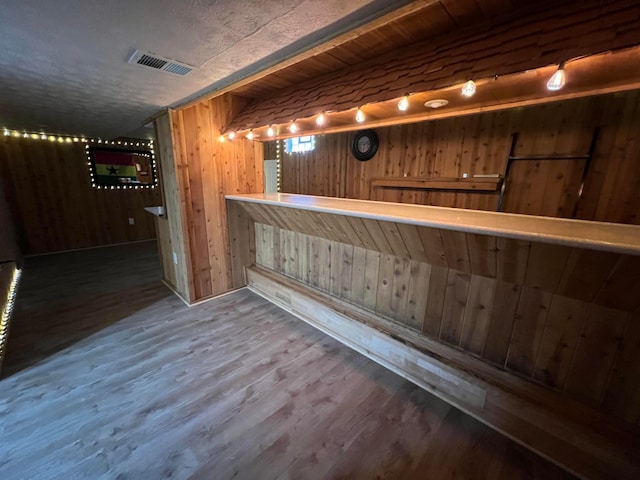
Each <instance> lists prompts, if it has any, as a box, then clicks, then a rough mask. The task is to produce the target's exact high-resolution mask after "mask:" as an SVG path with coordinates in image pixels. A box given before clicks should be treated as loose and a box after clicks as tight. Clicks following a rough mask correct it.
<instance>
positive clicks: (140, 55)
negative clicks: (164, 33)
mask: <svg viewBox="0 0 640 480" xmlns="http://www.w3.org/2000/svg"><path fill="white" fill-rule="evenodd" d="M129 63H137V64H138V65H143V66H145V67H149V68H155V69H156V70H162V71H163V72H168V73H173V74H174V75H186V74H187V73H189V72H190V71H191V70H193V67H192V66H190V65H187V64H186V63H182V62H178V61H176V60H171V59H170V58H166V57H161V56H160V55H156V54H155V53H151V52H143V51H141V50H136V51H135V52H134V53H133V55H131V58H130V59H129Z"/></svg>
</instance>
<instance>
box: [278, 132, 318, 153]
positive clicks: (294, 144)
mask: <svg viewBox="0 0 640 480" xmlns="http://www.w3.org/2000/svg"><path fill="white" fill-rule="evenodd" d="M314 148H316V138H315V137H314V136H313V135H307V136H305V137H297V138H287V140H286V142H285V147H284V151H285V152H287V153H304V152H310V151H311V150H313V149H314Z"/></svg>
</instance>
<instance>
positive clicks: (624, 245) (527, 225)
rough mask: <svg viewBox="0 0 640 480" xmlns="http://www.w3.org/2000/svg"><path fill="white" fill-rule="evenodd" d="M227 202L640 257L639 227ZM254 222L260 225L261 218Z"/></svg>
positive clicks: (362, 205) (340, 205) (304, 200)
mask: <svg viewBox="0 0 640 480" xmlns="http://www.w3.org/2000/svg"><path fill="white" fill-rule="evenodd" d="M226 198H227V199H229V200H237V201H240V202H247V203H254V204H263V205H271V206H278V207H282V208H285V209H287V210H301V211H311V212H320V213H329V214H337V215H343V216H348V217H359V218H363V219H368V220H382V221H387V222H396V223H403V224H410V225H416V226H424V227H436V228H442V229H445V230H454V231H460V232H467V233H478V234H483V235H496V236H498V237H504V238H512V239H518V240H528V241H532V240H535V241H538V242H546V243H551V244H555V245H564V246H569V247H581V248H589V249H593V250H601V251H608V252H615V253H625V254H632V255H638V254H640V244H639V243H638V238H640V226H635V225H619V224H611V223H601V222H588V221H582V220H569V219H563V218H545V217H535V216H527V215H515V214H508V213H497V212H481V211H472V210H462V209H455V208H444V207H429V206H423V205H405V204H395V203H388V202H373V201H369V200H354V199H343V198H328V197H315V196H311V195H291V194H283V193H277V194H275V193H274V194H264V193H263V194H248V195H227V197H226ZM254 220H256V221H260V220H259V219H256V218H254ZM294 230H295V229H294Z"/></svg>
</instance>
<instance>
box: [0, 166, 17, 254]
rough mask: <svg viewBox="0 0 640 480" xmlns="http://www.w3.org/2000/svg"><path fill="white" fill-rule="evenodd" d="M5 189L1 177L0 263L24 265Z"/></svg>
mask: <svg viewBox="0 0 640 480" xmlns="http://www.w3.org/2000/svg"><path fill="white" fill-rule="evenodd" d="M5 190H6V189H5V187H4V184H3V181H2V178H1V177H0V225H2V228H1V229H0V262H8V261H14V262H16V263H17V264H18V265H21V264H22V252H21V251H20V247H19V246H18V236H17V234H16V228H15V222H14V220H13V215H12V214H11V210H10V208H9V202H8V201H7V198H6V196H5V193H4V192H5Z"/></svg>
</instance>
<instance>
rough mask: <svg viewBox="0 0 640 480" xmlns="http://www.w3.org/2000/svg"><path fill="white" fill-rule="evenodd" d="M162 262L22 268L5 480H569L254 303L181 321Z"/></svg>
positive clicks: (59, 260)
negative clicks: (163, 277)
mask: <svg viewBox="0 0 640 480" xmlns="http://www.w3.org/2000/svg"><path fill="white" fill-rule="evenodd" d="M154 250H155V244H153V243H142V244H135V245H126V246H119V247H109V248H101V249H95V250H87V251H81V252H73V253H66V254H59V255H51V256H46V257H38V258H29V259H27V262H26V268H25V274H24V276H23V282H22V284H21V286H20V290H19V294H18V300H17V304H16V315H15V317H14V320H13V324H12V329H11V336H10V338H9V349H8V355H7V359H6V361H5V365H4V367H5V368H4V371H3V375H4V378H3V379H2V380H1V381H0V439H1V440H0V478H1V479H3V480H12V479H48V478H64V479H76V478H77V479H96V478H97V479H161V478H175V479H186V478H193V479H216V480H217V479H231V478H234V479H274V478H280V479H316V478H317V479H320V478H327V479H382V478H388V479H448V478H461V479H485V478H488V479H509V480H512V479H525V478H526V479H530V478H544V479H559V478H571V477H570V476H569V475H567V474H566V473H564V472H562V471H561V470H559V469H558V468H556V467H554V466H553V465H551V464H549V463H548V462H546V461H545V460H543V459H541V458H539V457H537V456H536V455H534V454H533V453H531V452H529V451H528V450H526V449H525V448H523V447H521V446H519V445H517V444H515V443H514V442H512V441H510V440H508V439H507V438H505V437H503V436H502V435H500V434H498V433H496V432H494V431H493V430H491V429H489V428H487V427H486V426H484V425H483V424H481V423H479V422H477V421H475V420H473V419H472V418H471V417H469V416H467V415H465V414H463V413H461V412H460V411H458V410H456V409H454V408H452V407H450V406H449V405H448V404H446V403H444V402H442V401H441V400H439V399H437V398H436V397H433V396H432V395H430V394H428V393H426V392H424V391H422V390H420V389H419V388H418V387H415V386H414V385H412V384H411V383H409V382H407V381H405V380H403V379H402V378H400V377H398V376H397V375H395V374H394V373H391V372H389V371H387V370H386V369H384V368H383V367H381V366H379V365H377V364H375V363H373V362H372V361H370V360H368V359H367V358H365V357H363V356H362V355H360V354H358V353H356V352H354V351H352V350H350V349H349V348H347V347H345V346H343V345H341V344H339V343H338V342H337V341H335V340H333V339H332V338H330V337H328V336H326V335H325V334H323V333H321V332H319V331H317V330H315V329H314V328H312V327H310V326H309V325H307V324H305V323H303V322H301V321H300V320H298V319H296V318H294V317H292V316H291V315H289V314H288V313H286V312H285V311H283V310H281V309H279V308H277V307H275V306H273V305H272V304H270V303H268V302H267V301H265V300H263V299H262V298H260V297H258V296H256V295H254V294H252V293H251V292H249V291H247V290H240V291H237V292H234V293H232V294H229V295H226V296H223V297H220V298H218V299H215V300H212V301H210V302H207V303H204V304H202V305H199V306H196V307H192V308H188V307H186V306H185V305H184V304H183V303H182V302H181V301H180V300H179V299H178V298H177V297H175V296H174V295H173V294H172V293H171V292H169V290H168V289H166V287H164V286H163V285H162V284H161V283H160V281H159V278H160V272H159V264H158V260H157V257H156V255H155V251H154Z"/></svg>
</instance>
